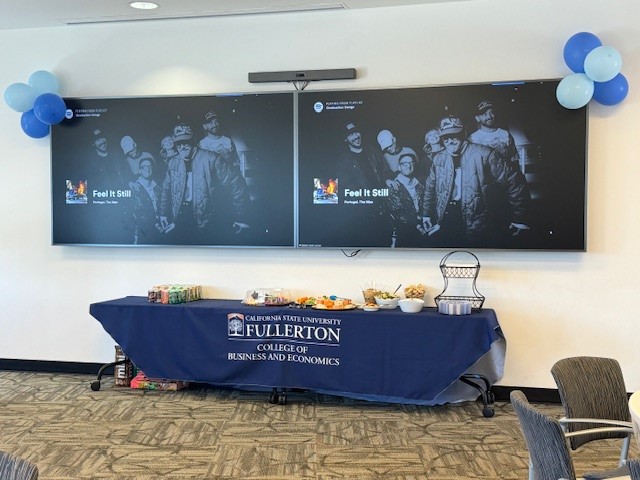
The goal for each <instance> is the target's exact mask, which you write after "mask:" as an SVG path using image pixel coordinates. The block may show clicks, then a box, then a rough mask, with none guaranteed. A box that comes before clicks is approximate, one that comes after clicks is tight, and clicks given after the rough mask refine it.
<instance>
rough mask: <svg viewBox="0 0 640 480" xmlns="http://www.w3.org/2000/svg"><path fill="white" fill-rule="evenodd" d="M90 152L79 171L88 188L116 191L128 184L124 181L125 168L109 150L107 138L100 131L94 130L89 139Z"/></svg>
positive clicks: (118, 157)
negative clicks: (84, 178)
mask: <svg viewBox="0 0 640 480" xmlns="http://www.w3.org/2000/svg"><path fill="white" fill-rule="evenodd" d="M91 148H92V152H91V153H90V154H89V156H88V158H87V163H86V164H85V165H84V168H82V169H81V170H82V171H83V172H84V174H85V176H86V180H88V182H89V188H91V189H94V188H97V189H111V190H118V189H121V188H123V187H124V186H125V185H126V184H127V183H128V182H127V181H125V179H127V178H129V177H128V176H126V168H125V167H126V166H125V165H124V162H123V160H122V157H120V156H119V155H118V154H116V153H114V152H113V151H112V150H111V149H110V148H109V143H108V141H107V136H106V135H105V133H104V132H103V131H102V130H100V129H95V130H94V131H93V134H92V138H91Z"/></svg>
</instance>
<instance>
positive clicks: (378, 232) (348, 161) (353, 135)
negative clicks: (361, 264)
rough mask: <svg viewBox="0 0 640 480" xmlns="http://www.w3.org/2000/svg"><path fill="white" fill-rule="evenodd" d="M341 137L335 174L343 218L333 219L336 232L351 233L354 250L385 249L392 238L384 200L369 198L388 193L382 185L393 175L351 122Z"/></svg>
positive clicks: (381, 197)
mask: <svg viewBox="0 0 640 480" xmlns="http://www.w3.org/2000/svg"><path fill="white" fill-rule="evenodd" d="M343 135H344V137H343V138H344V147H343V150H342V154H341V155H340V156H338V163H337V165H336V167H335V172H336V176H337V180H338V189H339V196H340V202H341V205H342V206H343V207H345V208H343V210H341V212H344V215H342V216H340V218H339V220H338V218H337V217H336V220H335V222H334V223H335V225H336V228H337V229H340V228H348V229H349V230H350V231H352V232H353V237H352V238H351V240H350V241H351V242H353V243H354V245H356V246H360V245H363V246H388V245H389V244H390V242H391V238H392V227H391V222H390V218H389V215H388V212H387V209H388V200H387V198H385V197H384V196H373V192H374V191H375V192H376V193H377V192H379V191H388V190H389V189H390V187H388V186H387V185H386V182H387V181H391V178H392V176H393V174H392V172H391V170H390V169H389V167H388V165H387V162H385V160H384V158H382V155H381V152H380V149H379V148H377V147H376V148H374V147H373V146H372V145H369V144H368V143H367V142H365V141H364V140H363V136H362V132H361V131H360V128H359V127H358V126H357V125H356V124H355V123H354V122H349V123H347V124H346V125H345V127H344V130H343ZM351 195H354V196H351ZM372 225H373V226H374V228H371V226H372Z"/></svg>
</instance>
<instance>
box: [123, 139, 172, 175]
mask: <svg viewBox="0 0 640 480" xmlns="http://www.w3.org/2000/svg"><path fill="white" fill-rule="evenodd" d="M120 148H122V153H123V154H124V159H125V160H126V162H127V164H128V165H129V170H130V171H131V176H132V178H133V179H137V178H138V177H139V175H140V162H142V160H145V159H148V160H150V161H151V163H152V164H153V166H154V170H155V171H154V179H155V180H158V181H162V179H163V178H164V172H163V171H161V169H157V168H155V167H156V160H155V158H153V155H151V154H150V153H149V152H140V151H139V150H138V144H137V143H136V141H135V140H134V139H133V137H131V136H129V135H125V136H124V137H122V139H120Z"/></svg>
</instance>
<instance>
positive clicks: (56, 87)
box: [27, 70, 60, 95]
mask: <svg viewBox="0 0 640 480" xmlns="http://www.w3.org/2000/svg"><path fill="white" fill-rule="evenodd" d="M27 83H28V84H29V85H31V86H32V87H33V89H34V90H35V91H36V94H37V95H40V94H43V93H55V94H58V93H59V91H60V82H58V79H57V77H56V76H55V75H54V74H53V73H51V72H47V71H46V70H38V71H37V72H33V73H32V74H31V75H30V76H29V80H27Z"/></svg>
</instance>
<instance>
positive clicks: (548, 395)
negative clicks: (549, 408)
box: [491, 385, 560, 403]
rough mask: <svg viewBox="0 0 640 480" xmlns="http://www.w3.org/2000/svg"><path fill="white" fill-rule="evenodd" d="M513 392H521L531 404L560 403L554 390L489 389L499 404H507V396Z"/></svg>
mask: <svg viewBox="0 0 640 480" xmlns="http://www.w3.org/2000/svg"><path fill="white" fill-rule="evenodd" d="M514 390H521V391H522V393H524V394H525V395H526V396H527V399H528V400H529V401H530V402H533V403H560V394H559V393H558V390H557V389H555V388H531V387H508V386H504V385H495V386H494V387H491V391H492V392H493V394H494V396H495V398H496V400H497V401H499V402H508V401H509V395H510V394H511V392H513V391H514Z"/></svg>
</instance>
